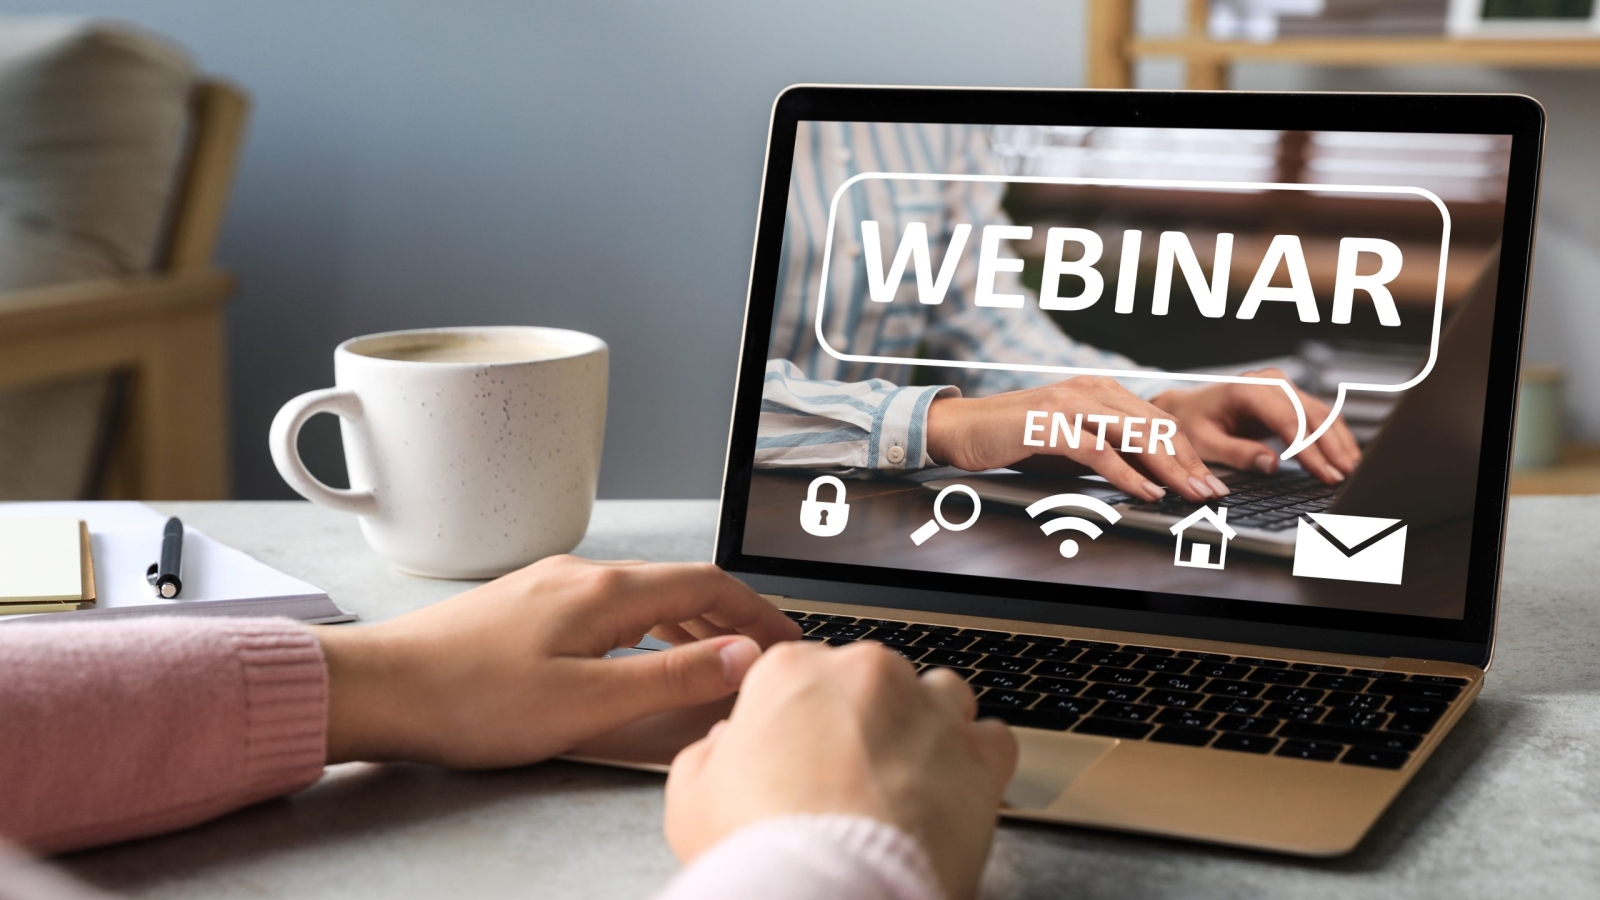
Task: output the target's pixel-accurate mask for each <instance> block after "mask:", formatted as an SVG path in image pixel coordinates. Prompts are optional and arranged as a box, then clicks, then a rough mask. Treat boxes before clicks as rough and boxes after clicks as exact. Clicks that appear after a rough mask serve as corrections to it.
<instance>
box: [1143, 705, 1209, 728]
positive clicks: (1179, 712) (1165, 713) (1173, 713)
mask: <svg viewBox="0 0 1600 900" xmlns="http://www.w3.org/2000/svg"><path fill="white" fill-rule="evenodd" d="M1155 720H1156V721H1157V722H1158V723H1160V724H1162V725H1179V726H1182V727H1184V728H1210V727H1211V723H1212V722H1215V721H1216V720H1217V714H1216V713H1208V712H1200V711H1199V710H1195V709H1163V710H1162V711H1161V712H1158V713H1156V719H1155Z"/></svg>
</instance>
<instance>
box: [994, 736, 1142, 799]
mask: <svg viewBox="0 0 1600 900" xmlns="http://www.w3.org/2000/svg"><path fill="white" fill-rule="evenodd" d="M1011 733H1012V734H1014V735H1016V736H1017V750H1018V754H1017V771H1016V774H1014V775H1012V776H1011V783H1010V784H1008V785H1006V793H1005V803H1006V806H1009V807H1011V808H1012V809H1044V808H1045V807H1047V806H1049V805H1050V804H1052V803H1054V802H1055V799H1056V798H1057V797H1059V796H1061V793H1062V792H1063V791H1065V790H1066V789H1067V787H1068V786H1069V785H1071V784H1072V782H1073V781H1075V780H1077V778H1078V776H1079V775H1082V774H1083V773H1084V772H1086V771H1088V770H1089V767H1090V766H1093V765H1094V764H1095V763H1097V762H1099V761H1100V759H1101V757H1104V756H1105V755H1106V754H1107V753H1110V752H1111V749H1112V748H1113V747H1115V746H1117V741H1116V740H1114V739H1112V738H1103V737H1095V736H1092V735H1087V734H1065V733H1062V732H1057V731H1037V730H1035V729H1032V728H1013V729H1012V730H1011Z"/></svg>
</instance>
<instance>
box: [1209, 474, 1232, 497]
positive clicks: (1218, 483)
mask: <svg viewBox="0 0 1600 900" xmlns="http://www.w3.org/2000/svg"><path fill="white" fill-rule="evenodd" d="M1206 484H1209V485H1211V492H1212V493H1214V494H1216V495H1217V496H1218V497H1226V496H1228V495H1229V494H1231V493H1233V491H1230V490H1228V486H1227V485H1225V484H1223V483H1222V479H1221V478H1218V477H1217V476H1215V475H1207V476H1206Z"/></svg>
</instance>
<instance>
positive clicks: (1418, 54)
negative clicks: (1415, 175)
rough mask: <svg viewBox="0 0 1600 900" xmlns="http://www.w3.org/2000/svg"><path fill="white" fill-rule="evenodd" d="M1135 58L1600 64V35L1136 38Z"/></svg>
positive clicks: (1389, 63)
mask: <svg viewBox="0 0 1600 900" xmlns="http://www.w3.org/2000/svg"><path fill="white" fill-rule="evenodd" d="M1128 53H1129V55H1130V56H1132V57H1133V58H1135V59H1148V58H1153V57H1178V58H1182V59H1185V60H1189V61H1193V62H1206V63H1224V64H1226V63H1236V62H1255V61H1277V62H1299V63H1313V64H1319V65H1334V66H1378V65H1386V66H1403V65H1460V66H1473V65H1479V66H1507V67H1511V68H1524V67H1525V68H1533V67H1539V68H1588V67H1591V66H1592V67H1600V39H1595V38H1561V39H1551V40H1528V39H1523V40H1507V39H1489V38H1448V37H1421V36H1419V37H1328V38H1285V39H1280V40H1277V41H1272V42H1269V43H1255V42H1251V41H1213V40H1209V39H1207V38H1203V37H1176V38H1134V39H1132V40H1130V41H1129V42H1128Z"/></svg>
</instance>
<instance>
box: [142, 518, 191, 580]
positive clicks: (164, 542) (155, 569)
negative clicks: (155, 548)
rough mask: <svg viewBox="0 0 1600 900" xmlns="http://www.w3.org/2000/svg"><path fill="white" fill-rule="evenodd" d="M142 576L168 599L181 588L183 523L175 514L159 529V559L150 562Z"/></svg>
mask: <svg viewBox="0 0 1600 900" xmlns="http://www.w3.org/2000/svg"><path fill="white" fill-rule="evenodd" d="M144 577H145V580H146V581H149V582H150V584H151V585H152V586H154V587H155V589H156V592H157V593H159V594H161V596H163V597H165V598H166V599H168V600H171V599H172V598H173V597H176V596H178V592H179V591H181V590H183V523H182V522H181V521H179V520H178V517H177V516H173V517H172V518H170V519H168V520H167V527H165V528H163V529H161V561H160V562H153V563H151V564H150V568H149V569H148V570H146V571H145V576H144Z"/></svg>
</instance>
